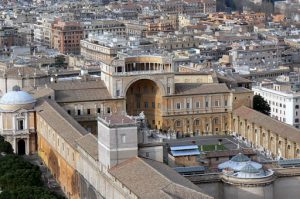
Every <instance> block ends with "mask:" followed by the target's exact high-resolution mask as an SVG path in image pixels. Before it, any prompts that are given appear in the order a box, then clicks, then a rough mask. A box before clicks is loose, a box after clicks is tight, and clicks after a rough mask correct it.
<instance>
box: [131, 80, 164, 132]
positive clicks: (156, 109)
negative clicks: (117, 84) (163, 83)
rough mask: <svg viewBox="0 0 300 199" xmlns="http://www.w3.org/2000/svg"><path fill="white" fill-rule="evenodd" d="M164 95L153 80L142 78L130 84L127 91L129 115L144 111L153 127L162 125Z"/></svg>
mask: <svg viewBox="0 0 300 199" xmlns="http://www.w3.org/2000/svg"><path fill="white" fill-rule="evenodd" d="M161 108H162V95H161V90H160V88H159V86H158V85H157V84H156V83H155V82H154V81H152V80H149V79H141V80H138V81H136V82H134V83H133V84H131V85H130V86H129V88H128V89H127V92H126V111H127V114H128V115H138V114H139V113H141V112H142V111H143V112H144V114H145V116H146V119H147V122H148V125H150V127H151V128H157V129H159V128H161V126H162V116H161V115H162V112H161Z"/></svg>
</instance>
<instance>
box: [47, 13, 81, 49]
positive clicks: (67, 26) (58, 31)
mask: <svg viewBox="0 0 300 199" xmlns="http://www.w3.org/2000/svg"><path fill="white" fill-rule="evenodd" d="M82 38H83V28H82V27H81V25H80V23H79V22H63V21H61V20H59V19H58V20H56V21H55V22H54V23H53V24H52V44H53V48H55V49H58V50H59V52H61V53H63V54H79V53H80V40H81V39H82Z"/></svg>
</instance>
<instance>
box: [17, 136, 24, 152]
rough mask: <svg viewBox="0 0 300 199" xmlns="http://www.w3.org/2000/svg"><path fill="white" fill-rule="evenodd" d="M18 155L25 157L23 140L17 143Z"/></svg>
mask: <svg viewBox="0 0 300 199" xmlns="http://www.w3.org/2000/svg"><path fill="white" fill-rule="evenodd" d="M18 155H25V141H24V140H23V139H22V140H19V141H18Z"/></svg>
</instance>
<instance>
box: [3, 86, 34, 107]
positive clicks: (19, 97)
mask: <svg viewBox="0 0 300 199" xmlns="http://www.w3.org/2000/svg"><path fill="white" fill-rule="evenodd" d="M34 102H35V99H34V98H33V97H32V96H31V95H30V94H28V93H27V92H25V91H21V90H17V89H14V90H13V91H9V92H7V93H6V94H4V95H3V96H2V98H1V99H0V105H19V104H31V103H34Z"/></svg>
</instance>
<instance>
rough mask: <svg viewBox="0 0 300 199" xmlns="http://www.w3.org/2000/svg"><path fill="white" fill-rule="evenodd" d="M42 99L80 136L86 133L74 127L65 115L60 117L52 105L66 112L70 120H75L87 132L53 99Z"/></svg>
mask: <svg viewBox="0 0 300 199" xmlns="http://www.w3.org/2000/svg"><path fill="white" fill-rule="evenodd" d="M44 101H45V102H47V104H49V106H50V108H51V109H52V110H54V111H55V112H57V114H58V115H59V116H60V118H62V119H63V120H64V121H65V122H67V123H68V124H69V125H70V126H71V128H72V129H73V130H74V131H75V132H76V133H77V134H78V135H81V136H84V135H86V134H82V133H80V131H79V129H77V128H75V127H74V126H73V125H72V124H71V123H70V122H69V121H68V120H67V119H66V118H65V117H62V115H61V114H60V113H59V112H58V111H57V110H56V109H55V108H54V106H56V107H57V108H58V109H61V110H62V111H64V113H66V116H67V117H69V118H70V119H71V120H73V121H74V122H76V123H77V124H78V125H79V126H80V127H81V128H82V130H84V131H85V132H87V131H86V130H85V129H84V128H83V127H82V126H81V125H80V124H79V123H78V122H77V121H76V120H75V119H74V118H73V117H72V116H70V115H69V114H67V112H66V111H65V110H64V109H63V108H62V107H61V106H60V105H59V104H58V103H57V102H55V101H54V100H48V99H44ZM53 105H54V106H53Z"/></svg>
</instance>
